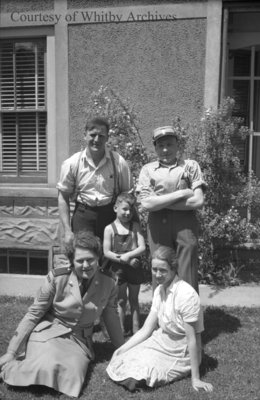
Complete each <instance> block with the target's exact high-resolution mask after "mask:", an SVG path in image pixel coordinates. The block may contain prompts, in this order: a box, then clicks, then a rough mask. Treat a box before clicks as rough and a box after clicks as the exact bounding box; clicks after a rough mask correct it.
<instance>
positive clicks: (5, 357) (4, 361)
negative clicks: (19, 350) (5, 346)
mask: <svg viewBox="0 0 260 400" xmlns="http://www.w3.org/2000/svg"><path fill="white" fill-rule="evenodd" d="M14 359H15V356H14V355H13V354H10V353H6V354H4V355H3V356H2V357H0V368H2V367H4V366H5V364H7V363H8V362H10V361H12V360H14Z"/></svg>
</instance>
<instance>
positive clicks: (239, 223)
mask: <svg viewBox="0 0 260 400" xmlns="http://www.w3.org/2000/svg"><path fill="white" fill-rule="evenodd" d="M234 105H235V104H234V101H233V100H232V99H230V98H228V99H226V100H225V101H224V102H223V103H222V104H221V105H220V106H219V108H218V109H216V110H211V109H210V110H208V111H206V113H205V116H204V117H203V118H202V119H201V121H200V122H199V123H197V124H196V125H189V126H183V124H182V122H181V120H180V119H179V118H177V119H175V120H174V121H172V124H173V126H174V129H175V131H176V133H177V135H178V138H179V153H178V156H179V157H184V158H191V159H195V160H196V161H198V163H199V164H200V167H201V169H202V171H203V174H204V177H205V181H206V182H207V184H208V187H207V190H206V196H205V197H206V201H205V207H204V208H203V209H202V210H199V211H198V219H199V222H200V236H199V244H200V246H199V261H200V263H199V274H200V281H201V282H204V283H217V284H234V283H237V276H238V272H239V270H240V268H241V265H240V263H239V262H237V258H236V257H235V256H234V254H235V251H236V250H234V249H236V248H237V247H238V246H240V245H242V244H243V243H245V242H249V241H250V242H251V241H254V240H255V241H257V240H258V239H259V232H260V229H259V227H260V219H259V216H260V201H259V199H260V185H259V182H258V179H257V178H256V177H255V176H254V175H253V174H251V176H250V180H249V177H248V175H246V174H245V173H244V172H243V166H241V164H240V160H239V156H238V155H239V154H238V149H237V148H236V146H235V142H236V139H237V138H240V139H241V140H245V139H246V137H247V135H248V133H249V132H248V128H247V127H245V126H243V120H242V119H241V118H237V117H234V116H233V115H232V111H233V109H234ZM87 115H88V117H90V116H95V115H102V116H105V117H106V118H108V120H109V122H110V126H111V129H110V140H109V146H110V147H111V148H112V149H114V150H117V151H118V152H119V153H120V154H122V156H123V157H124V158H125V159H126V160H127V161H128V163H129V166H130V168H131V171H132V173H133V177H134V181H135V183H136V180H137V178H138V176H139V172H140V169H141V167H142V166H143V165H144V164H145V163H147V162H149V161H150V160H151V159H152V155H151V154H149V153H148V152H147V151H146V149H145V147H144V145H143V142H142V139H141V136H140V133H139V129H138V123H137V117H136V115H135V112H134V110H133V108H132V107H130V106H129V104H128V103H127V102H126V101H124V100H121V98H120V97H119V95H118V94H116V93H115V92H114V91H113V90H112V89H110V88H104V87H101V88H100V89H99V90H98V91H97V92H95V93H93V94H92V96H91V97H90V100H89V104H88V107H87ZM248 210H250V213H251V215H252V221H253V223H252V222H249V221H248V220H247V218H246V214H247V211H248ZM139 215H140V222H141V225H142V227H143V231H144V232H146V223H147V214H146V212H144V211H143V210H141V209H140V210H139ZM223 254H224V256H223ZM147 260H148V252H147V255H146V257H144V263H146V264H147V265H148V261H147Z"/></svg>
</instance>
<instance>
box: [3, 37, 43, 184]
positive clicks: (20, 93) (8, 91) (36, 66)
mask: <svg viewBox="0 0 260 400" xmlns="http://www.w3.org/2000/svg"><path fill="white" fill-rule="evenodd" d="M45 53H46V46H45V40H44V39H41V40H35V41H25V40H20V41H18V40H14V41H9V40H8V41H6V40H3V41H1V49H0V68H1V69H0V89H1V138H0V139H1V140H0V146H1V147H0V150H1V151H0V172H1V175H9V177H18V178H20V179H22V178H24V177H38V178H39V179H40V178H45V179H46V175H47V113H46V101H45V98H46V90H45V88H46V81H45V80H46V79H45V73H46V68H45V62H46V57H45ZM39 181H42V180H41V179H40V180H39Z"/></svg>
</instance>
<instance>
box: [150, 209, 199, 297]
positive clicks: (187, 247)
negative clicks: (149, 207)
mask: <svg viewBox="0 0 260 400" xmlns="http://www.w3.org/2000/svg"><path fill="white" fill-rule="evenodd" d="M197 238H198V222H197V219H196V215H195V212H194V211H171V210H167V209H163V210H160V211H155V212H150V213H149V218H148V240H149V246H150V251H151V255H153V253H154V251H155V250H156V249H157V248H158V247H160V246H161V245H164V246H169V247H171V248H174V249H175V250H176V255H177V259H178V275H179V277H180V278H181V279H183V280H184V281H186V282H188V283H189V284H190V285H191V286H193V287H194V289H195V290H196V291H197V292H198V239H197Z"/></svg>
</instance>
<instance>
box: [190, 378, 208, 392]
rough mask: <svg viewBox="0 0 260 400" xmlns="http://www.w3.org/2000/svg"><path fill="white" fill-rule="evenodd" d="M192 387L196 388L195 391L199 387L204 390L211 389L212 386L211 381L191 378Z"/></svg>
mask: <svg viewBox="0 0 260 400" xmlns="http://www.w3.org/2000/svg"><path fill="white" fill-rule="evenodd" d="M192 387H193V389H194V390H196V392H198V391H199V389H204V390H205V392H212V391H213V386H212V385H211V383H207V382H204V381H201V380H200V379H192Z"/></svg>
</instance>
